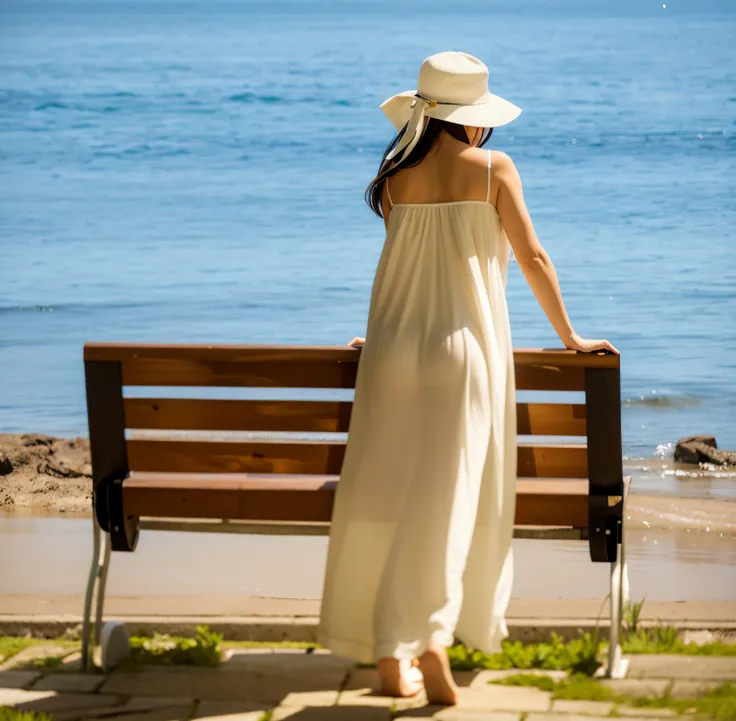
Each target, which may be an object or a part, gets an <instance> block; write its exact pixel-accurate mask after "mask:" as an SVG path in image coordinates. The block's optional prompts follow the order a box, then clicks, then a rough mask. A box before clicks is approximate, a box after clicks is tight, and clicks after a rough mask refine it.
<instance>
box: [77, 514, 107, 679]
mask: <svg viewBox="0 0 736 721" xmlns="http://www.w3.org/2000/svg"><path fill="white" fill-rule="evenodd" d="M101 536H102V543H101V542H100V537H101ZM109 567H110V536H109V534H107V533H104V534H103V532H102V529H101V528H100V526H99V524H98V523H97V518H96V517H95V516H94V514H93V515H92V564H91V566H90V569H89V577H88V579H87V590H86V592H85V595H84V615H83V617H82V659H81V670H82V672H85V671H90V670H92V653H91V649H93V648H94V647H95V646H97V645H98V644H99V643H100V634H101V632H102V608H103V605H104V602H105V586H106V584H107V571H108V568H109ZM95 586H97V605H96V611H95V625H94V642H93V644H92V646H90V641H91V639H90V623H91V620H92V598H93V596H94V593H95Z"/></svg>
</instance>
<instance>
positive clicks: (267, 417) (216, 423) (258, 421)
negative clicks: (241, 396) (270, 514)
mask: <svg viewBox="0 0 736 721" xmlns="http://www.w3.org/2000/svg"><path fill="white" fill-rule="evenodd" d="M352 405H353V404H352V402H350V401H334V402H333V401H291V400H289V401H249V400H248V401H246V400H211V399H192V398H126V399H125V423H126V427H128V428H141V429H143V428H146V429H156V430H178V431H191V430H201V431H283V432H288V431H290V432H296V431H305V432H306V431H310V432H311V431H314V432H323V433H347V431H348V428H349V425H350V412H351V409H352Z"/></svg>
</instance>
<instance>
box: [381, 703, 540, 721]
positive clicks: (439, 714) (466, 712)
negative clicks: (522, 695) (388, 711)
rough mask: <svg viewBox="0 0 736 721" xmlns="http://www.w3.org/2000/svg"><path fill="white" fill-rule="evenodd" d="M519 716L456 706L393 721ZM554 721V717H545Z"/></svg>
mask: <svg viewBox="0 0 736 721" xmlns="http://www.w3.org/2000/svg"><path fill="white" fill-rule="evenodd" d="M520 717H521V714H518V713H511V712H508V711H480V710H478V709H461V708H458V707H457V706H451V707H448V706H425V707H424V708H418V709H412V710H411V711H406V712H404V711H402V712H400V713H399V714H398V715H396V716H394V719H395V721H399V720H400V719H403V720H404V721H519V719H520ZM547 719H548V721H554V717H551V718H550V717H547Z"/></svg>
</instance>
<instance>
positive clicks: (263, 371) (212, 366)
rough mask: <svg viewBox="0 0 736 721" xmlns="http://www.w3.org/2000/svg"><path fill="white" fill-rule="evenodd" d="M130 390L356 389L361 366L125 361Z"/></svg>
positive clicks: (328, 362) (322, 362) (125, 378)
mask: <svg viewBox="0 0 736 721" xmlns="http://www.w3.org/2000/svg"><path fill="white" fill-rule="evenodd" d="M122 365H123V385H126V386H210V387H211V386H217V387H229V388H240V387H287V388H354V387H355V377H356V373H357V371H358V364H357V363H354V362H351V363H348V362H344V363H343V362H339V361H333V360H280V361H278V362H273V361H267V360H266V361H248V362H233V361H221V360H214V359H202V360H197V361H190V360H180V359H149V358H146V359H143V360H124V361H123V364H122Z"/></svg>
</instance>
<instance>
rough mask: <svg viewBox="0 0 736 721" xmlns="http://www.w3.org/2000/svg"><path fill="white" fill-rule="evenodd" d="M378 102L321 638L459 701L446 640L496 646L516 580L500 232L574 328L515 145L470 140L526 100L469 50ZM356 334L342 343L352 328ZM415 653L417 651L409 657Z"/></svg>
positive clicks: (566, 329) (438, 59)
mask: <svg viewBox="0 0 736 721" xmlns="http://www.w3.org/2000/svg"><path fill="white" fill-rule="evenodd" d="M417 88H418V89H417V90H416V91H413V90H412V91H408V92H406V93H401V94H399V95H396V96H394V97H392V98H390V99H389V100H387V101H386V102H385V103H383V105H382V106H381V108H382V109H383V111H384V112H385V114H386V115H387V116H388V118H389V119H390V120H391V121H392V122H393V123H394V125H395V126H396V127H397V128H398V129H400V132H399V134H398V136H397V137H396V138H395V139H394V140H393V141H392V143H391V144H390V145H389V147H388V149H387V151H386V154H385V155H384V158H383V161H382V163H381V166H380V169H379V172H378V175H377V176H376V178H375V180H374V181H373V182H372V183H371V184H370V186H369V187H368V190H367V191H366V199H367V201H368V203H369V205H370V206H371V208H372V209H373V210H374V211H375V212H376V213H377V214H378V215H379V216H382V217H383V219H384V222H385V224H386V243H385V246H384V249H383V253H382V255H381V259H380V262H379V264H378V269H377V272H376V277H375V281H374V285H373V292H372V296H371V304H370V312H369V317H368V329H367V338H366V340H365V342H364V347H363V350H362V355H361V359H360V363H359V369H358V379H357V383H356V389H355V401H354V406H353V415H352V419H351V425H350V434H349V442H348V446H347V451H346V455H345V461H344V464H343V469H342V475H341V478H340V483H339V484H338V490H337V494H336V499H335V509H334V513H333V522H332V531H331V540H330V548H329V554H328V561H327V574H326V581H325V592H324V596H323V602H322V612H321V626H320V642H321V643H322V645H324V646H325V647H327V648H329V649H331V650H332V651H333V652H335V653H337V654H341V655H344V656H348V657H350V658H355V659H356V660H358V661H361V662H372V661H376V662H377V668H378V673H379V677H380V681H381V692H382V693H384V694H388V695H395V696H410V695H413V694H415V693H417V692H418V691H419V690H420V689H421V687H422V684H423V685H424V687H425V689H426V692H427V697H428V699H429V701H430V702H432V703H446V704H452V703H456V702H457V688H456V687H455V684H454V683H453V680H452V676H451V674H450V668H449V663H448V659H447V652H446V647H447V646H449V645H450V644H452V643H453V638H454V637H455V635H457V637H458V638H459V639H461V640H462V641H463V642H464V643H465V644H466V645H467V646H470V647H472V648H478V649H481V650H482V651H485V652H489V653H491V652H496V651H498V650H499V647H500V643H501V640H502V639H503V638H504V637H505V636H506V624H505V620H504V614H505V611H506V606H507V604H508V601H509V597H510V594H511V581H512V559H511V539H512V535H513V519H514V502H515V482H516V416H515V413H516V399H515V393H516V391H515V384H514V365H513V353H512V345H511V334H510V330H509V318H508V312H507V309H506V299H505V281H506V271H507V266H508V261H509V256H510V251H511V249H513V252H514V253H515V256H516V259H517V260H518V262H519V265H520V267H521V269H522V271H523V273H524V276H525V277H526V279H527V281H528V282H529V284H530V286H531V287H532V289H533V291H534V293H535V295H536V297H537V299H538V301H539V303H540V304H541V306H542V308H543V309H544V311H545V313H546V314H547V317H548V318H549V320H550V322H551V323H552V325H553V327H554V329H555V330H556V331H557V333H558V335H559V336H560V339H561V340H562V342H563V343H564V344H565V346H566V347H567V348H572V349H575V350H579V351H585V352H590V351H595V350H605V351H609V352H617V351H616V350H615V348H614V347H613V346H612V345H611V344H610V343H609V342H608V341H605V340H584V339H582V338H580V337H579V336H578V335H576V333H575V331H574V330H573V328H572V325H571V324H570V320H569V318H568V316H567V312H566V311H565V306H564V304H563V301H562V297H561V295H560V289H559V285H558V282H557V276H556V274H555V270H554V268H553V266H552V263H551V261H550V259H549V257H548V256H547V254H546V253H545V252H544V250H543V248H542V246H541V245H540V244H539V241H538V240H537V238H536V235H535V233H534V228H533V226H532V222H531V219H530V218H529V214H528V212H527V210H526V207H525V205H524V199H523V195H522V189H521V182H520V180H519V175H518V173H517V171H516V168H515V167H514V164H513V162H512V161H511V159H510V158H509V157H508V156H506V155H504V154H503V153H499V152H496V151H485V150H482V149H481V148H482V146H483V145H484V144H485V142H486V141H487V140H488V138H489V136H490V134H491V131H492V128H494V127H497V126H500V125H504V124H506V123H509V122H511V121H512V120H514V119H515V118H516V117H517V116H518V115H519V113H520V112H521V110H520V109H519V108H517V107H516V106H514V105H512V104H511V103H509V102H507V101H505V100H503V99H502V98H499V97H497V96H495V95H491V94H490V93H489V92H488V69H487V68H486V66H485V65H484V64H483V63H482V62H481V61H480V60H478V59H477V58H475V57H473V56H471V55H467V54H465V53H457V52H446V53H439V54H437V55H433V56H431V57H429V58H427V59H426V60H425V61H424V62H423V63H422V66H421V68H420V70H419V81H418V84H417ZM362 342H363V341H362V339H355V341H354V343H355V344H357V343H362ZM417 666H418V668H416V667H417Z"/></svg>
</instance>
